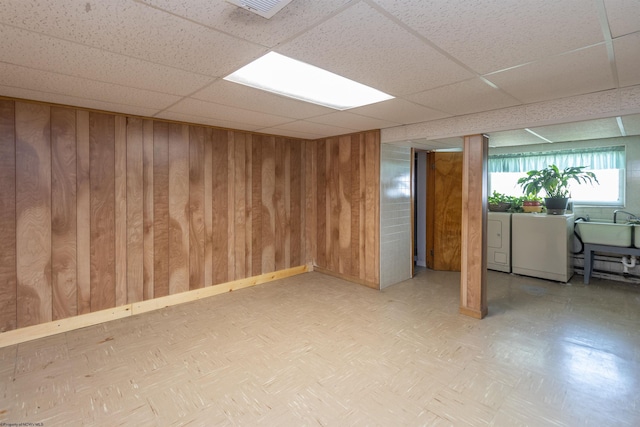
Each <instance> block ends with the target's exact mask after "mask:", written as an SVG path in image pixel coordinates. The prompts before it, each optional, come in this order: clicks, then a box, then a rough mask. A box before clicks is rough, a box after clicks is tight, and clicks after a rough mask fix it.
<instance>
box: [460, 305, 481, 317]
mask: <svg viewBox="0 0 640 427" xmlns="http://www.w3.org/2000/svg"><path fill="white" fill-rule="evenodd" d="M460 314H464V315H465V316H469V317H473V318H474V319H484V317H485V316H486V315H487V314H488V310H487V309H485V310H483V311H478V310H472V309H470V308H466V307H460Z"/></svg>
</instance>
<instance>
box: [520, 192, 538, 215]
mask: <svg viewBox="0 0 640 427" xmlns="http://www.w3.org/2000/svg"><path fill="white" fill-rule="evenodd" d="M542 208H543V206H542V197H538V195H537V194H527V195H526V196H522V212H528V213H534V212H535V213H539V212H542Z"/></svg>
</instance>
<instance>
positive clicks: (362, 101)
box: [224, 52, 393, 110]
mask: <svg viewBox="0 0 640 427" xmlns="http://www.w3.org/2000/svg"><path fill="white" fill-rule="evenodd" d="M224 79H225V80H228V81H231V82H235V83H239V84H243V85H245V86H251V87H253V88H256V89H261V90H266V91H268V92H272V93H276V94H278V95H283V96H287V97H289V98H295V99H299V100H301V101H306V102H311V103H314V104H318V105H323V106H325V107H329V108H334V109H336V110H348V109H350V108H355V107H361V106H363V105H369V104H373V103H376V102H380V101H386V100H387V99H392V98H393V96H391V95H388V94H386V93H384V92H381V91H379V90H377V89H374V88H372V87H369V86H366V85H363V84H361V83H358V82H355V81H353V80H350V79H347V78H345V77H342V76H339V75H337V74H334V73H332V72H329V71H327V70H323V69H322V68H318V67H314V66H313V65H309V64H306V63H304V62H301V61H297V60H295V59H291V58H289V57H286V56H284V55H280V54H279V53H275V52H269V53H267V54H266V55H264V56H262V57H260V58H258V59H256V60H255V61H253V62H251V63H250V64H247V65H245V66H244V67H242V68H240V69H239V70H238V71H236V72H234V73H232V74H229V75H228V76H227V77H225V78H224Z"/></svg>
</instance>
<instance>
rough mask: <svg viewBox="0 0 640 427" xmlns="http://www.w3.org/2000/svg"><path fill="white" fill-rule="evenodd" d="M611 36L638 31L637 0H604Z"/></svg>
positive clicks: (638, 11) (638, 7) (639, 23)
mask: <svg viewBox="0 0 640 427" xmlns="http://www.w3.org/2000/svg"><path fill="white" fill-rule="evenodd" d="M604 6H605V9H606V11H607V19H608V20H609V29H610V30H611V36H612V37H614V38H615V37H620V36H623V35H625V34H631V33H634V32H637V31H640V2H639V1H638V0H604Z"/></svg>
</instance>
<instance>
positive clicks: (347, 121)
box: [307, 111, 399, 131]
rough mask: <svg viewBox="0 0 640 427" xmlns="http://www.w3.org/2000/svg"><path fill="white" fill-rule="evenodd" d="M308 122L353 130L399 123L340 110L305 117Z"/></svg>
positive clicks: (380, 127)
mask: <svg viewBox="0 0 640 427" xmlns="http://www.w3.org/2000/svg"><path fill="white" fill-rule="evenodd" d="M307 121H309V122H313V123H322V124H325V125H330V126H337V127H342V128H345V129H351V130H353V131H359V130H371V129H382V128H387V127H392V126H398V124H399V123H394V122H390V121H388V120H381V119H375V118H373V117H366V116H360V115H358V114H353V113H349V112H346V111H340V112H336V113H331V114H325V115H324V116H318V117H313V118H310V119H307Z"/></svg>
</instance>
